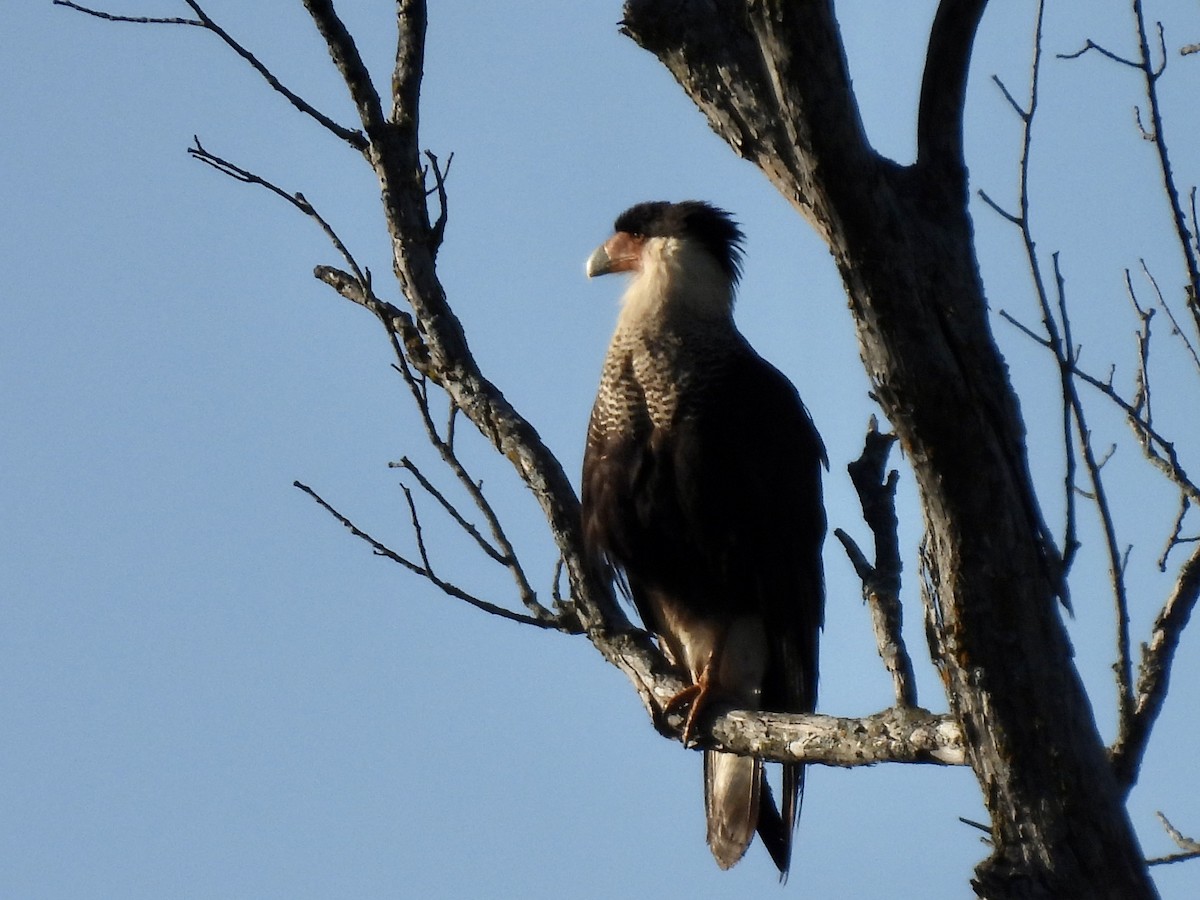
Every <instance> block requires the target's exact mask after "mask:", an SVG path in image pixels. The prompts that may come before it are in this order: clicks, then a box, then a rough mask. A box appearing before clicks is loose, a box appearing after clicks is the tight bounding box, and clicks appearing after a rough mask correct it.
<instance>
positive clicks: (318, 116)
mask: <svg viewBox="0 0 1200 900" xmlns="http://www.w3.org/2000/svg"><path fill="white" fill-rule="evenodd" d="M184 2H186V3H187V5H188V6H190V7H191V9H192V12H194V13H195V14H196V16H197V18H195V19H183V18H176V17H169V18H158V17H152V16H118V15H114V14H113V13H108V12H103V11H101V10H97V9H92V8H90V7H86V6H81V5H79V4H78V3H72V2H68V0H54V5H55V6H65V7H67V8H68V9H73V10H76V11H78V12H81V13H86V14H87V15H89V16H95V17H96V18H98V19H104V20H106V21H109V22H132V23H136V24H139V25H191V26H194V27H198V28H203V29H204V30H205V31H209V32H212V33H213V34H215V35H216V36H217V37H218V38H220V39H221V41H222V42H223V43H224V44H225V45H226V46H227V47H229V48H230V49H231V50H233V52H234V53H236V54H237V55H238V56H240V57H241V58H242V59H244V60H245V61H246V62H248V63H249V64H250V66H251V67H252V68H253V69H254V71H256V72H258V74H259V75H261V76H262V77H263V79H264V80H265V81H266V82H267V84H269V85H270V86H271V88H272V89H273V90H274V91H276V92H277V93H279V94H282V95H283V96H284V97H286V98H287V100H288V102H289V103H291V104H292V106H294V107H296V109H298V110H300V112H302V113H304V114H305V115H307V116H310V117H311V118H313V119H314V120H316V121H317V122H318V123H320V124H321V126H322V127H324V128H325V129H326V130H327V131H329V132H331V133H333V134H334V135H336V136H337V137H338V138H340V139H341V140H343V141H345V142H346V143H348V144H349V145H350V146H351V147H353V148H354V149H355V150H358V151H359V152H360V153H361V152H364V151H365V150H366V148H367V139H366V137H364V136H363V134H362V132H360V131H355V130H354V129H351V128H346V127H345V126H343V125H339V124H338V123H337V122H335V121H333V119H331V118H329V116H327V115H325V114H324V113H323V112H321V111H320V110H319V109H317V108H316V107H315V106H313V105H312V104H311V103H309V102H308V101H307V100H305V99H304V98H303V97H301V96H300V95H299V94H297V93H296V92H295V91H293V90H291V89H289V88H288V87H287V86H286V85H284V84H283V83H282V82H281V81H280V80H279V79H278V78H276V77H275V74H274V73H273V72H271V70H270V69H268V68H267V67H266V66H265V65H263V63H262V62H261V61H260V60H259V59H258V57H257V56H255V55H254V54H253V53H251V52H250V51H249V50H248V49H246V48H245V47H244V46H242V45H241V44H240V43H238V42H237V41H236V40H235V39H234V38H233V36H232V35H230V34H229V32H227V31H225V29H224V28H222V27H221V26H220V25H218V24H217V23H216V22H215V21H214V20H213V19H212V18H211V17H210V16H209V15H208V14H207V13H206V12H205V11H204V10H203V8H201V6H200V4H199V3H196V2H195V0H184Z"/></svg>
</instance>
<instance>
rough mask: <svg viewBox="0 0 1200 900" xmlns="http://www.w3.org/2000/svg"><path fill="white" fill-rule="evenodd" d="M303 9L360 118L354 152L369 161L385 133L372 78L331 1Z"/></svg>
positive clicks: (314, 1)
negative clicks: (322, 41) (359, 129)
mask: <svg viewBox="0 0 1200 900" xmlns="http://www.w3.org/2000/svg"><path fill="white" fill-rule="evenodd" d="M188 3H189V5H191V4H192V0H188ZM304 7H305V9H307V10H308V12H309V15H311V16H312V19H313V22H314V23H316V26H317V30H318V31H319V32H320V33H321V37H323V38H324V39H325V43H326V45H327V46H328V47H329V55H330V56H331V57H332V58H333V64H334V65H335V66H337V70H338V72H340V73H341V75H342V79H343V80H344V81H345V82H346V87H347V88H349V90H350V98H351V100H353V101H354V105H355V107H357V109H358V115H359V119H360V120H361V121H362V124H363V129H364V131H366V134H367V136H366V137H365V138H364V137H363V136H362V134H358V133H357V132H356V134H358V137H359V140H360V143H359V144H358V145H357V146H356V149H358V150H361V151H362V152H363V153H364V154H368V158H369V152H370V150H371V149H373V148H374V149H376V150H377V149H378V148H377V147H374V144H375V142H377V141H379V140H381V139H382V137H383V134H384V131H385V128H384V124H385V123H384V119H383V110H382V108H381V106H380V103H379V92H378V91H377V90H376V89H375V85H374V84H373V83H372V81H371V75H370V73H369V72H368V71H367V67H366V64H365V63H363V61H362V57H361V56H360V55H359V52H358V47H357V46H355V43H354V38H352V37H351V36H350V32H349V31H347V30H346V26H345V25H343V24H342V20H341V19H340V18H338V15H337V13H336V12H335V11H334V9H333V3H332V2H330V0H304Z"/></svg>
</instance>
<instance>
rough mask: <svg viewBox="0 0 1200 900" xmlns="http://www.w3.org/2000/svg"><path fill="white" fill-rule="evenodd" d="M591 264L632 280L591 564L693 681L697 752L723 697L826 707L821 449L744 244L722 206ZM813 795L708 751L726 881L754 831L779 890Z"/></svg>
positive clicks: (588, 491) (645, 227) (718, 853)
mask: <svg viewBox="0 0 1200 900" xmlns="http://www.w3.org/2000/svg"><path fill="white" fill-rule="evenodd" d="M613 232H614V233H613V234H612V236H611V237H609V238H608V239H607V240H606V241H605V242H604V243H603V244H602V245H601V246H599V247H598V248H597V249H596V250H595V252H593V253H592V255H591V256H590V257H589V258H588V260H587V265H586V272H587V275H588V277H589V278H591V277H596V276H600V275H605V274H609V273H628V275H629V276H630V280H629V282H628V286H627V288H626V289H625V291H624V294H623V295H622V298H621V304H620V311H619V314H618V316H617V325H616V330H615V332H614V334H613V337H612V340H611V342H610V344H609V347H608V352H607V355H606V357H605V360H604V364H603V368H602V372H601V379H600V387H599V390H598V391H597V395H596V400H595V404H594V406H593V408H592V413H591V418H590V420H589V423H588V430H587V440H586V445H585V449H584V461H583V473H582V485H581V488H582V490H581V498H580V499H581V516H582V529H583V541H584V548H585V552H586V554H587V556H588V558H589V559H590V560H592V561H593V562H594V564H596V565H598V566H600V567H602V571H605V572H608V573H610V574H611V576H612V577H613V579H614V580H615V581H616V583H617V584H618V585H619V586H620V588H621V589H622V591H623V592H624V593H625V594H626V596H627V597H628V598H629V599H630V600H631V601H632V603H633V606H634V608H635V609H636V610H637V613H638V615H639V616H640V618H641V619H642V622H643V624H644V625H645V627H646V629H647V630H648V631H649V632H651V633H652V634H654V635H655V636H656V638H657V642H658V645H659V647H660V649H661V650H662V651H663V652H664V654H665V655H666V656H667V657H668V659H669V660H670V661H671V663H672V664H673V665H674V666H675V667H676V668H677V669H679V670H682V673H683V674H684V675H686V678H687V682H688V687H687V688H686V689H685V690H683V691H681V692H680V694H678V695H677V696H676V697H675V698H674V699H673V700H672V701H671V702H670V703H668V704H667V706H666V709H665V711H670V710H671V709H673V708H674V709H679V708H682V707H683V706H685V705H686V706H688V707H690V708H689V709H688V714H687V719H686V722H685V725H684V729H683V731H684V735H683V738H684V743H685V744H687V743H689V739H690V738H689V735H690V732H691V731H692V729H693V728H694V726H695V724H696V722H697V716H698V715H699V714H701V713H702V711H703V710H704V708H705V707H706V706H708V705H709V704H711V703H719V704H721V705H723V706H730V707H734V708H741V709H749V710H773V711H777V712H788V713H808V712H813V711H814V710H815V708H816V702H817V670H818V648H819V637H820V631H821V627H822V625H823V621H824V606H825V588H824V575H823V569H822V562H821V548H822V543H823V541H824V537H825V527H826V525H825V510H824V505H823V502H822V498H821V473H822V469H823V468H825V469H827V468H828V460H827V457H826V453H825V447H824V444H823V443H822V440H821V437H820V435H819V434H818V432H817V429H816V427H815V425H814V424H813V421H812V418H811V417H810V415H809V413H808V410H807V409H806V408H805V406H804V403H803V402H802V401H801V399H800V396H799V394H798V393H797V391H796V389H795V387H794V386H793V385H792V384H791V382H790V381H789V380H788V379H787V378H786V377H785V376H784V375H783V374H782V373H781V372H780V371H779V370H778V369H777V368H775V367H774V366H773V365H771V364H770V363H768V362H767V361H766V360H764V359H763V358H762V357H761V356H759V354H758V353H757V352H756V351H755V350H754V349H753V348H752V347H751V346H750V344H749V343H748V342H747V340H746V339H745V337H743V336H742V334H741V332H740V331H739V330H738V329H737V326H736V325H735V323H734V318H733V308H734V300H735V296H736V292H737V287H738V282H739V280H740V278H741V274H742V261H743V243H744V235H743V233H742V230H741V228H740V227H739V225H738V224H737V223H736V222H735V221H734V219H733V218H732V216H731V215H730V214H729V213H728V212H726V211H724V210H722V209H720V208H718V207H716V206H713V205H711V204H709V203H706V202H703V201H697V200H686V201H682V202H669V201H653V202H647V203H639V204H637V205H636V206H633V207H631V208H630V209H628V210H626V211H625V212H623V213H622V214H621V215H620V216H618V217H617V219H616V222H615V223H614V228H613ZM803 789H804V767H803V765H801V764H796V763H786V764H784V766H783V775H782V793H781V798H780V806H779V807H778V808H777V807H776V805H775V801H774V799H773V797H772V794H771V789H770V786H769V783H768V781H767V778H766V774H765V771H764V766H763V762H762V761H761V760H759V759H756V758H753V757H746V756H739V755H737V754H732V753H727V752H721V751H715V750H705V751H704V802H705V814H706V820H707V840H708V845H709V848H710V850H711V851H712V854H713V856H714V857H715V859H716V861H717V864H718V865H719V866H720V867H721V868H722V869H728V868H730V867H731V866H733V865H734V864H735V863H737V862H738V861H739V860H740V859H741V858H742V856H743V855H744V854H745V852H746V849H747V848H748V847H749V845H750V843H751V842H752V841H753V839H754V835H755V832H756V831H757V832H758V834H759V836H760V837H761V839H762V841H763V844H764V846H765V847H766V849H767V851H768V853H769V854H770V856H771V858H772V860H773V862H774V863H775V866H776V867H777V868H778V869H779V877H780V879H781V880H785V879H786V878H787V874H788V870H789V867H790V865H791V855H792V841H793V834H794V830H795V824H796V821H797V819H798V816H799V809H800V804H801V800H802V797H803Z"/></svg>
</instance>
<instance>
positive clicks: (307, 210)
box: [187, 135, 371, 291]
mask: <svg viewBox="0 0 1200 900" xmlns="http://www.w3.org/2000/svg"><path fill="white" fill-rule="evenodd" d="M192 140H193V141H194V145H193V146H191V147H188V151H187V152H188V154H189V155H190V156H191V157H192V158H193V159H196V160H199V161H200V162H202V163H204V164H205V165H207V166H211V167H212V168H214V169H216V170H217V171H218V172H220V173H222V174H223V175H228V176H229V177H230V178H233V179H235V180H237V181H241V182H243V183H245V184H256V185H259V186H260V187H264V188H266V189H267V190H269V191H270V192H271V193H273V194H275V195H276V196H277V197H282V198H283V199H284V200H286V201H287V202H288V203H290V204H291V205H292V206H294V207H295V208H296V209H298V210H300V212H302V213H304V215H306V216H308V217H309V218H310V219H312V220H313V221H314V222H316V223H317V224H318V225H319V226H320V227H321V230H322V231H323V232H325V236H326V237H328V238H329V241H330V243H332V244H333V246H334V249H336V250H337V251H338V253H339V254H341V257H342V259H344V260H345V261H346V265H348V266H349V267H350V269H351V270H352V271H353V272H354V278H355V280H356V281H357V282H358V284H359V286H360V287H361V288H362V289H363V290H364V291H365V290H367V289H368V288H369V286H370V283H371V281H370V278H369V277H368V276H367V274H366V272H365V271H364V270H363V269H361V268H359V265H358V262H357V260H355V258H354V256H353V255H352V254H351V253H350V250H349V249H348V248H347V247H346V245H345V244H344V243H342V239H341V238H340V237H338V235H337V232H335V231H334V230H333V226H331V225H330V224H329V222H327V221H326V220H325V218H324V216H322V215H321V214H320V213H319V212H317V209H316V207H314V206H313V205H312V204H311V203H309V202H308V200H307V199H305V197H304V195H303V194H301V193H300V192H299V191H296V192H294V193H293V192H288V191H285V190H284V189H283V188H281V187H279V185H277V184H275V183H273V182H271V181H268V180H267V179H266V178H263V177H262V176H261V175H256V174H255V173H253V172H251V171H250V170H249V169H244V168H242V167H241V166H239V165H235V164H234V163H232V162H230V161H229V160H227V159H223V158H222V157H220V156H217V155H216V154H214V153H210V152H209V151H208V150H206V149H205V148H204V147H203V146H202V145H201V143H200V138H199V137H197V136H196V135H192Z"/></svg>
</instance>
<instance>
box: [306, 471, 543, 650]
mask: <svg viewBox="0 0 1200 900" xmlns="http://www.w3.org/2000/svg"><path fill="white" fill-rule="evenodd" d="M292 484H293V486H294V487H297V488H299V489H300V490H301V491H303V492H304V493H306V494H308V496H309V497H311V498H312V499H313V500H315V501H316V502H317V504H318V505H319V506H320V507H321V508H322V509H324V510H325V511H326V512H327V513H329V514H330V515H331V516H333V517H334V518H335V519H337V520H338V521H339V522H340V523H341V524H342V525H344V526H345V527H346V529H347V530H348V531H349V532H350V533H351V534H352V535H354V536H355V537H357V538H360V539H362V540H363V541H366V542H367V543H368V544H370V546H371V549H372V550H373V551H374V552H375V554H376V555H377V556H383V557H385V558H387V559H390V560H392V561H393V562H395V563H399V564H400V565H401V566H403V567H404V568H406V569H408V570H409V571H410V572H413V573H415V574H417V575H420V576H421V577H423V578H426V579H428V580H429V581H430V582H431V583H433V584H434V585H436V586H437V587H438V589H440V590H441V591H442V592H443V593H446V594H448V595H449V596H451V597H454V598H455V599H457V600H462V601H463V602H465V603H469V604H470V605H471V606H474V607H476V608H478V609H481V610H483V611H484V612H486V613H491V614H492V615H494V616H499V617H500V618H502V619H509V620H510V621H513V622H520V623H521V624H522V625H534V626H536V627H538V628H544V629H548V630H550V629H557V627H558V626H557V624H556V623H555V622H554V621H547V620H544V619H537V618H534V617H533V616H527V615H523V614H521V613H517V612H513V611H511V610H508V609H505V608H504V607H502V606H497V605H496V604H494V603H489V602H488V601H486V600H481V599H480V598H478V597H476V596H474V595H472V594H469V593H467V592H466V591H464V590H462V589H461V588H459V587H457V586H456V585H453V584H451V583H449V582H447V581H443V580H442V579H440V578H438V577H437V576H436V575H435V574H434V573H433V572H432V571H431V570H430V568H429V565H428V558H427V555H426V553H425V550H424V546H423V541H422V539H421V537H420V522H419V520H418V519H417V514H416V507H415V506H414V505H413V504H412V502H411V500H412V498H411V495H410V494H408V492H407V490H406V496H407V497H408V499H409V509H410V511H411V513H412V517H413V524H414V527H415V528H416V529H417V535H418V538H417V540H418V547H419V551H420V554H421V557H422V560H423V561H424V565H422V564H421V563H417V562H414V561H413V560H410V559H408V558H407V557H405V556H403V555H402V554H400V553H397V552H396V551H395V550H392V549H391V548H390V547H388V546H386V545H385V544H383V543H381V542H379V541H377V540H376V539H375V538H373V537H371V535H369V534H368V533H367V532H365V531H363V530H362V529H361V528H359V527H358V526H357V525H355V524H354V523H353V522H351V521H350V520H349V519H348V518H346V517H345V516H344V515H342V514H341V513H340V512H338V511H337V510H336V509H334V508H333V506H331V505H330V504H329V503H328V502H326V500H325V499H324V498H323V497H322V496H321V495H320V494H318V493H317V492H316V491H314V490H313V489H312V488H310V487H309V486H308V485H306V484H302V483H301V482H299V481H294V482H292Z"/></svg>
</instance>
